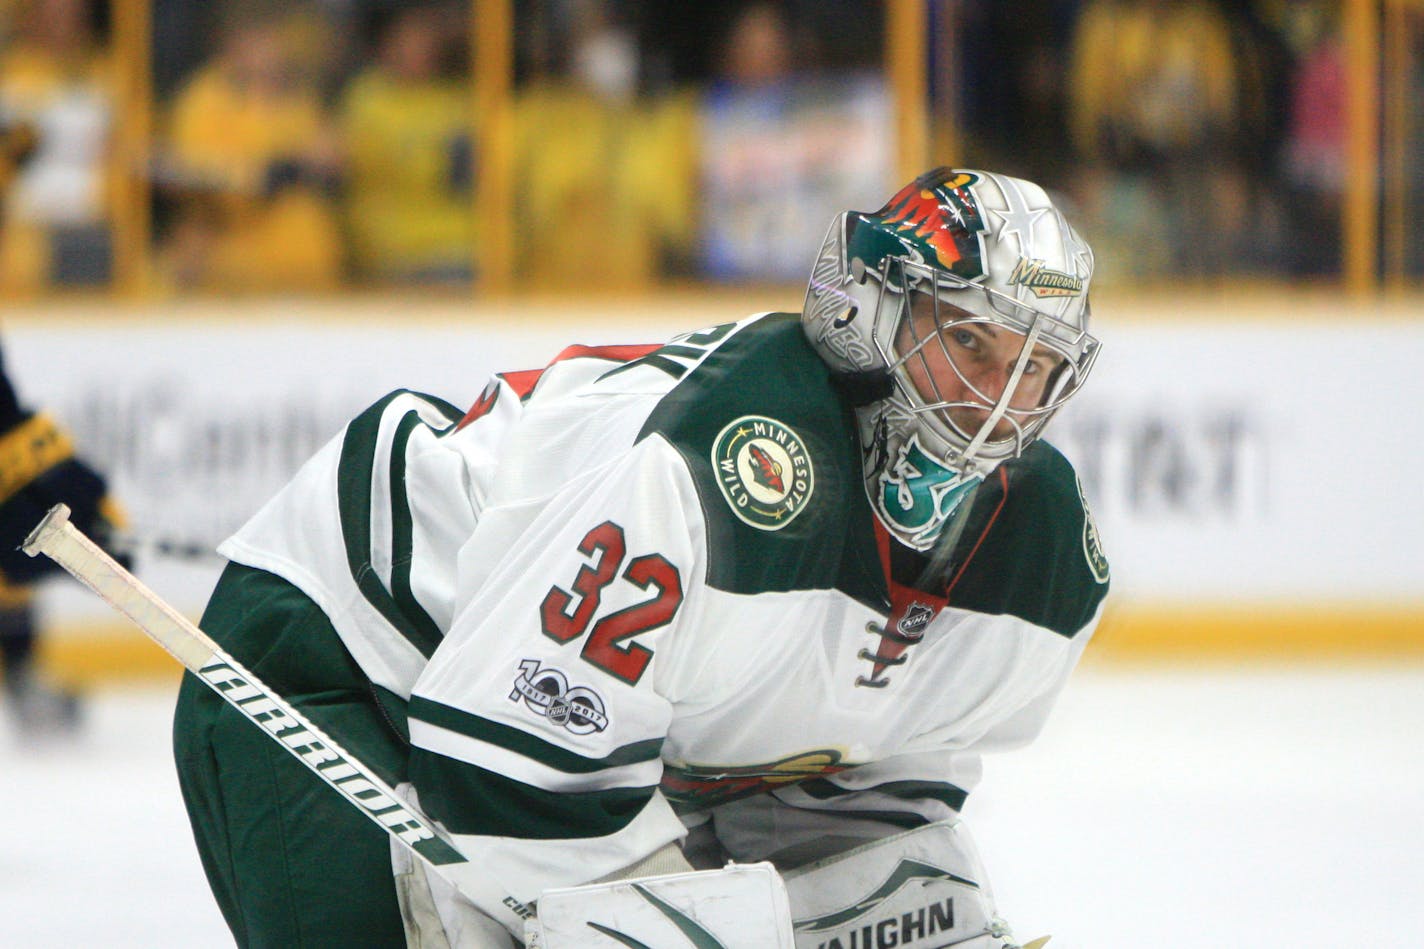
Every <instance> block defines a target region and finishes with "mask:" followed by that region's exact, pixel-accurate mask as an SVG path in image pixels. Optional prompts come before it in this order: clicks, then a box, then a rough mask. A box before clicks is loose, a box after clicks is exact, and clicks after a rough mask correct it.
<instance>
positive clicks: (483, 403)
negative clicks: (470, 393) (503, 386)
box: [455, 382, 499, 432]
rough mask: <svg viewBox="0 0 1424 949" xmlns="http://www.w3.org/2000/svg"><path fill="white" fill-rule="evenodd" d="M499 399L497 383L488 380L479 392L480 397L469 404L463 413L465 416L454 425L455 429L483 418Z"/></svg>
mask: <svg viewBox="0 0 1424 949" xmlns="http://www.w3.org/2000/svg"><path fill="white" fill-rule="evenodd" d="M497 401H499V383H498V382H490V383H489V384H488V385H486V386H485V391H483V392H481V393H480V397H479V398H478V399H476V400H475V404H474V405H472V406H470V411H468V412H466V413H465V417H464V418H462V419H460V424H459V425H456V426H455V431H457V432H458V431H459V430H460V429H462V428H464V427H465V426H466V425H469V424H470V423H471V422H473V421H475V420H476V419H481V418H484V417H485V416H486V415H488V414H489V413H490V409H492V408H494V404H495V402H497Z"/></svg>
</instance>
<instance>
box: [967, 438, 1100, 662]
mask: <svg viewBox="0 0 1424 949" xmlns="http://www.w3.org/2000/svg"><path fill="white" fill-rule="evenodd" d="M973 504H974V507H973V508H972V509H971V513H970V516H969V521H968V523H967V524H966V529H965V531H964V532H963V533H962V534H961V535H960V538H959V541H958V544H959V547H960V551H959V552H957V554H956V557H955V561H956V563H957V566H956V567H955V568H954V572H953V573H952V574H951V578H950V587H949V595H950V603H951V604H953V605H956V606H961V607H965V608H968V609H973V610H976V611H979V612H985V613H997V614H1012V615H1015V616H1018V617H1020V618H1022V619H1024V620H1027V621H1028V622H1031V623H1035V624H1037V625H1039V626H1043V627H1046V628H1048V629H1051V630H1053V631H1055V632H1057V633H1060V634H1062V635H1064V636H1070V637H1071V636H1073V635H1075V634H1076V633H1077V632H1078V631H1080V630H1081V629H1083V628H1084V627H1085V626H1086V625H1087V624H1088V623H1089V621H1091V620H1092V618H1093V615H1094V614H1095V613H1096V612H1097V609H1098V606H1099V605H1100V604H1101V603H1102V600H1103V598H1104V597H1105V596H1106V595H1107V591H1108V583H1109V570H1108V562H1107V557H1106V556H1105V555H1104V554H1103V548H1102V542H1101V539H1100V538H1099V536H1098V530H1097V526H1096V524H1095V523H1094V522H1093V516H1092V512H1091V511H1090V510H1089V508H1088V502H1087V499H1086V498H1085V496H1084V494H1083V487H1082V483H1081V481H1080V480H1079V479H1078V475H1077V472H1076V471H1074V469H1073V466H1072V464H1071V463H1070V462H1069V461H1068V459H1067V458H1065V457H1064V456H1063V454H1062V453H1061V452H1060V451H1058V449H1056V448H1054V447H1053V446H1052V445H1050V444H1048V443H1047V442H1043V441H1038V442H1035V443H1033V444H1032V445H1030V446H1029V447H1028V448H1027V449H1026V450H1025V451H1024V453H1023V454H1022V455H1021V456H1020V457H1018V458H1015V459H1013V460H1012V461H1009V462H1006V463H1004V464H1003V465H1001V466H1000V467H999V468H998V469H996V470H995V471H994V472H993V473H992V474H991V475H990V477H989V478H988V480H986V481H985V483H984V484H983V485H981V486H980V488H979V489H978V490H977V491H976V492H975V498H974V501H973Z"/></svg>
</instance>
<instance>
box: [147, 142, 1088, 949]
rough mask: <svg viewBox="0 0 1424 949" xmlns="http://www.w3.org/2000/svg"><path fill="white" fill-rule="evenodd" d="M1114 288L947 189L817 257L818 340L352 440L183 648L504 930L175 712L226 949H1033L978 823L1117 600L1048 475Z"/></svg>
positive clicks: (299, 490)
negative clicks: (282, 700)
mask: <svg viewBox="0 0 1424 949" xmlns="http://www.w3.org/2000/svg"><path fill="white" fill-rule="evenodd" d="M1092 271H1093V258H1092V255H1091V252H1090V251H1089V249H1088V247H1087V245H1086V244H1085V243H1084V241H1083V240H1082V239H1081V238H1080V237H1079V236H1078V234H1077V233H1076V232H1075V231H1074V230H1073V228H1072V227H1070V226H1069V224H1068V222H1067V221H1066V220H1065V218H1064V217H1063V215H1062V213H1061V212H1060V211H1059V210H1058V208H1056V207H1055V206H1054V204H1053V203H1052V201H1051V200H1050V198H1049V196H1048V194H1047V193H1046V192H1045V191H1044V190H1043V189H1042V188H1041V187H1039V186H1037V185H1035V184H1032V183H1030V182H1026V181H1022V180H1018V179H1015V178H1010V177H1006V176H1004V175H999V174H993V173H989V172H983V171H970V170H951V169H944V168H941V169H936V170H935V171H932V172H929V173H927V174H926V175H924V176H922V177H920V178H919V179H917V180H916V181H914V182H912V183H910V184H909V185H908V186H906V187H905V188H904V189H903V190H901V191H900V192H899V193H897V194H896V195H894V196H893V197H892V198H891V199H890V201H889V202H888V203H887V204H886V205H885V206H884V207H883V208H881V209H880V210H879V211H877V212H845V213H842V214H839V215H838V216H836V217H835V219H834V221H833V222H832V225H831V227H830V230H829V232H828V234H827V236H826V238H825V242H824V244H823V246H822V247H821V248H820V250H819V253H818V255H817V256H816V258H815V263H814V266H813V269H812V272H811V277H810V283H809V288H808V291H807V294H806V298H805V304H804V308H803V310H802V312H801V313H799V314H795V313H792V314H788V313H763V314H758V315H754V316H751V317H747V318H745V319H740V320H735V321H729V322H726V323H723V324H721V325H716V326H710V327H706V328H702V329H699V330H696V331H693V332H688V333H685V334H683V335H681V336H678V337H676V338H674V339H672V340H670V341H668V342H666V343H663V344H660V345H648V346H603V347H600V346H574V347H571V348H570V349H568V350H566V351H565V352H563V353H562V354H560V355H559V356H558V358H556V359H555V360H554V361H552V362H551V363H549V364H548V365H547V366H546V367H545V368H543V369H541V370H537V371H519V372H509V373H505V374H502V375H500V376H497V377H495V378H494V379H492V380H491V381H490V382H489V384H488V386H487V387H486V388H485V390H484V393H483V395H481V396H480V398H479V399H478V400H477V402H476V403H475V405H474V406H473V407H468V408H467V407H465V406H460V407H456V406H453V405H450V404H447V403H446V402H444V401H441V400H440V399H437V398H434V397H431V396H427V395H421V394H418V393H416V392H412V391H399V392H395V393H392V394H390V395H389V396H387V397H386V398H384V399H382V400H381V401H379V402H378V403H376V404H375V405H373V406H371V407H370V408H369V409H367V410H366V411H365V412H364V413H362V414H361V415H360V416H359V417H357V418H355V419H354V420H353V421H352V422H351V423H350V424H349V425H348V426H346V428H345V429H344V430H343V431H342V432H341V433H340V434H339V435H337V437H335V438H334V439H333V440H332V441H331V443H330V444H328V445H327V446H326V448H324V449H323V450H322V451H320V452H319V453H318V454H317V455H316V456H315V457H313V458H312V459H311V460H310V461H309V462H308V463H307V464H306V465H305V466H304V467H303V468H302V469H301V471H300V472H299V473H298V474H297V475H296V477H295V478H294V479H293V480H292V482H291V483H290V484H289V485H288V486H287V487H286V488H284V489H283V490H282V491H281V492H280V493H279V494H278V495H277V496H276V497H275V498H273V499H272V500H271V501H270V502H269V503H268V504H267V505H266V506H265V507H263V508H262V509H261V510H260V511H258V512H257V513H256V514H255V515H254V516H253V517H252V519H251V520H250V521H249V522H248V523H247V524H246V525H245V526H244V527H243V528H242V529H241V530H240V531H239V532H238V533H237V534H236V535H234V536H233V537H232V538H230V539H229V540H228V541H226V543H225V544H224V545H223V547H222V548H221V551H222V553H223V554H224V556H226V557H227V558H228V560H229V561H230V563H229V565H228V566H227V567H226V569H225V572H224V573H223V576H222V579H221V580H220V582H219V584H218V586H217V588H216V590H215V591H214V593H213V596H212V598H211V601H210V602H209V605H208V608H207V611H206V614H205V616H204V618H203V620H202V626H203V628H204V629H205V630H206V631H207V632H208V633H209V634H210V635H211V636H212V637H213V638H214V639H216V640H217V641H218V642H220V643H221V644H222V646H223V648H224V649H226V650H228V651H229V652H230V653H231V654H232V655H233V656H235V657H236V658H237V659H239V660H241V662H242V663H244V664H246V665H247V666H248V668H250V669H251V670H253V672H254V673H255V674H257V675H260V676H261V677H262V678H263V680H264V681H265V682H267V683H269V684H270V685H271V686H272V687H273V688H274V689H275V690H276V691H278V692H280V693H281V695H283V696H284V697H286V698H287V699H288V700H289V701H290V702H291V703H292V704H293V706H295V707H296V708H298V709H300V710H301V711H302V712H303V713H304V714H306V715H307V716H309V718H310V719H311V720H312V721H313V722H315V723H316V724H318V725H320V726H321V727H322V728H323V729H325V730H326V731H327V732H328V733H330V734H331V735H333V736H335V737H336V738H337V739H339V740H340V741H341V742H342V743H343V744H344V746H345V747H346V748H347V749H349V750H350V751H351V752H352V753H353V754H355V755H358V756H359V757H360V758H361V759H362V760H363V761H365V762H366V763H367V764H369V765H370V766H371V767H372V768H373V769H374V770H376V771H377V772H379V774H380V775H381V777H382V778H383V779H384V780H386V781H388V782H389V783H390V784H391V785H392V786H394V787H398V788H399V789H400V790H401V792H402V794H403V795H404V796H405V798H406V800H407V802H408V804H409V805H410V806H413V807H418V808H419V809H420V811H421V812H422V813H424V814H425V815H428V816H429V818H430V819H432V820H433V821H434V822H435V823H436V824H438V825H439V826H440V827H441V828H443V830H444V831H445V832H447V833H448V834H449V838H450V840H451V841H452V842H453V843H454V845H455V846H456V847H457V848H458V850H459V851H460V852H461V853H463V854H464V855H465V856H466V857H467V858H468V861H469V865H470V866H471V867H472V868H474V869H477V870H478V872H479V873H481V874H483V875H484V876H485V877H486V878H492V879H495V880H498V881H499V883H500V884H501V886H502V887H503V888H504V890H505V891H506V892H507V893H508V897H507V898H504V899H498V900H495V899H491V900H472V899H469V898H467V897H466V895H464V891H463V890H462V888H461V881H460V879H459V873H460V871H459V869H458V868H457V869H455V870H451V871H449V872H448V873H444V872H437V871H436V870H434V869H432V868H431V867H430V866H428V865H426V864H424V863H422V862H420V861H417V860H414V859H413V858H412V857H411V856H410V855H409V854H408V853H407V852H406V851H404V850H403V849H401V848H399V847H392V845H391V843H390V841H389V839H388V837H387V836H386V835H384V834H382V833H381V831H380V829H379V828H378V827H376V826H373V825H372V824H371V823H370V822H369V821H366V820H365V819H363V817H362V816H361V815H360V814H358V813H356V812H355V811H353V809H352V808H350V807H349V806H348V805H347V804H346V802H344V801H343V800H341V799H340V797H339V796H338V795H336V794H333V793H330V791H329V789H327V788H323V787H321V784H320V782H319V781H318V780H316V779H315V778H314V777H313V776H312V775H311V774H310V773H308V772H307V771H305V770H303V768H302V767H301V766H300V765H299V764H298V763H296V762H294V761H293V760H291V758H290V757H288V756H285V755H284V754H283V753H282V750H281V749H280V748H278V747H275V745H274V743H273V742H272V741H271V740H270V737H269V736H267V735H264V734H262V733H261V730H260V729H257V728H253V727H252V725H251V723H250V722H248V721H245V720H244V719H243V717H242V716H241V715H240V714H238V713H237V712H236V711H234V709H233V707H232V706H231V705H230V704H227V703H224V702H223V701H222V699H221V697H219V696H217V695H215V694H214V693H213V692H212V691H211V690H208V689H206V688H204V687H203V686H202V685H201V684H200V683H198V682H197V681H195V679H194V677H192V676H188V677H186V678H185V682H184V685H183V688H182V691H181V694H180V698H179V702H178V707H177V712H176V721H175V727H174V742H175V753H176V757H177V763H178V771H179V775H180V780H181V786H182V790H183V794H184V798H185V802H186V805H187V808H188V813H189V815H190V818H191V823H192V827H193V831H194V835H195V838H196V841H197V844H198V848H199V851H200V853H201V855H202V857H203V862H204V867H205V869H206V872H207V875H208V878H209V882H210V884H211V886H212V890H213V893H214V895H215V897H216V898H217V901H218V903H219V905H220V906H221V908H222V911H223V913H224V915H225V917H226V919H227V922H228V924H229V925H230V926H231V928H232V931H233V934H234V936H235V938H236V939H237V942H238V943H239V944H240V945H274V946H278V945H279V946H298V945H316V944H323V945H325V944H332V945H390V946H399V945H411V946H491V947H511V946H518V945H528V946H539V947H542V949H568V947H620V946H621V947H655V949H674V947H682V946H688V947H692V946H699V947H704V946H705V947H711V946H723V947H728V949H733V947H746V949H768V947H791V946H795V947H798V949H872V947H874V949H888V947H901V949H928V947H944V946H956V947H963V949H991V947H992V949H1006V947H1011V946H1015V945H1018V944H1019V943H1018V942H1017V940H1016V939H1015V937H1014V936H1013V934H1012V933H1011V931H1010V929H1009V927H1008V926H1007V924H1006V923H1005V922H1004V921H1003V920H1002V919H1000V918H999V914H998V912H997V909H996V905H995V901H994V897H993V894H992V890H991V888H990V885H989V880H988V878H987V876H986V873H985V870H984V866H983V864H982V862H981V860H980V857H979V855H978V854H977V852H976V850H975V847H974V844H973V841H972V839H971V837H970V833H969V828H968V825H967V824H966V822H965V820H964V816H963V815H964V813H965V809H966V800H967V799H968V798H969V796H970V795H971V794H972V792H973V791H974V788H975V785H976V783H977V781H978V779H979V776H980V769H981V758H982V756H983V755H984V754H985V753H986V752H990V751H997V750H1001V749H1005V748H1011V747H1014V746H1018V745H1021V744H1023V743H1025V742H1028V741H1030V740H1032V739H1033V737H1034V736H1035V735H1036V734H1037V732H1038V731H1039V730H1040V728H1041V726H1042V724H1043V722H1044V720H1045V717H1046V715H1047V714H1048V713H1049V710H1050V708H1051V706H1052V705H1053V703H1054V701H1055V699H1056V697H1057V695H1058V693H1059V692H1060V690H1061V689H1062V687H1063V685H1064V683H1065V681H1066V679H1067V678H1068V676H1069V674H1070V672H1071V671H1072V669H1073V668H1074V666H1075V664H1076V663H1077V661H1078V659H1079V656H1080V655H1081V653H1082V651H1083V649H1084V646H1085V645H1086V644H1087V642H1088V639H1089V637H1090V636H1091V634H1092V631H1093V629H1094V626H1095V623H1096V621H1097V617H1098V615H1099V611H1100V608H1101V605H1102V603H1103V600H1104V597H1105V595H1106V593H1107V589H1108V580H1109V578H1108V565H1107V561H1106V560H1105V558H1104V556H1103V552H1102V548H1101V546H1100V544H1099V539H1098V534H1097V531H1096V529H1095V527H1094V525H1093V520H1092V517H1091V516H1090V514H1089V512H1088V509H1087V505H1086V502H1085V501H1084V496H1083V491H1082V488H1081V485H1080V484H1079V482H1078V478H1077V476H1076V475H1075V473H1074V470H1073V468H1072V466H1071V465H1070V464H1069V462H1068V461H1067V460H1066V459H1065V458H1064V456H1063V455H1062V454H1061V453H1059V452H1058V451H1057V450H1056V449H1054V448H1053V447H1052V446H1051V445H1050V444H1049V443H1048V442H1047V441H1045V440H1043V438H1042V437H1041V436H1042V435H1043V432H1044V430H1045V426H1047V425H1048V424H1049V422H1050V421H1051V420H1052V418H1053V417H1054V415H1055V413H1056V412H1057V411H1058V410H1059V409H1060V408H1061V407H1062V406H1063V405H1064V404H1065V402H1067V400H1068V399H1070V398H1071V397H1072V396H1073V395H1074V394H1075V393H1077V392H1078V391H1079V389H1080V388H1081V387H1082V385H1083V383H1084V381H1085V379H1086V378H1087V376H1088V375H1089V371H1090V369H1091V368H1092V365H1093V362H1094V360H1095V358H1096V356H1097V353H1098V343H1097V340H1096V339H1095V338H1094V337H1093V336H1092V335H1091V334H1090V333H1089V327H1088V320H1089V307H1088V288H1089V282H1090V280H1091V277H1092ZM472 872H473V871H472Z"/></svg>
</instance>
